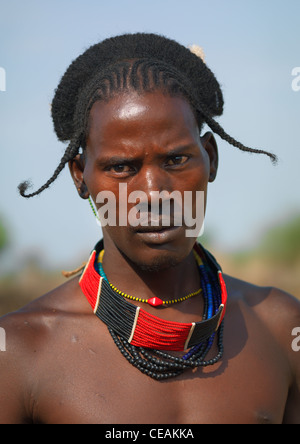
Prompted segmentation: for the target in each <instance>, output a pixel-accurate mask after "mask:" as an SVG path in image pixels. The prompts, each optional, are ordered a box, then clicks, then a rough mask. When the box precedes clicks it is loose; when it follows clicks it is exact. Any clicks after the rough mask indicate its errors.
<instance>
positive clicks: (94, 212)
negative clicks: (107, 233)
mask: <svg viewBox="0 0 300 444" xmlns="http://www.w3.org/2000/svg"><path fill="white" fill-rule="evenodd" d="M88 200H89V204H90V207H91V209H92V211H93V214H94V216H95V218H96V224H97V225H99V227H101V221H100V219H99V216H98V213H97V212H96V210H95V207H94V205H93V202H92V199H91V196H89V199H88Z"/></svg>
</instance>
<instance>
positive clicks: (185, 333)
mask: <svg viewBox="0 0 300 444" xmlns="http://www.w3.org/2000/svg"><path fill="white" fill-rule="evenodd" d="M102 249H103V243H102V242H100V243H98V244H97V246H96V248H95V250H94V251H93V252H92V254H91V256H90V259H89V261H88V263H87V265H86V267H85V269H84V272H83V274H82V276H81V278H80V281H79V284H80V286H81V289H82V291H83V293H84V294H85V296H86V298H87V300H88V301H89V303H90V305H91V307H92V308H93V310H94V313H95V314H96V316H97V317H98V318H99V319H100V320H101V321H103V322H104V323H105V324H106V325H107V327H108V330H109V332H110V334H111V336H112V338H113V340H114V342H115V344H116V346H117V347H118V348H119V350H120V352H121V353H122V355H123V356H124V357H125V358H126V359H127V360H128V361H129V362H130V364H132V365H133V366H135V367H136V368H137V369H138V370H140V371H141V372H142V373H144V374H146V375H148V376H150V377H151V378H153V379H157V380H161V379H166V378H171V377H174V376H178V375H180V374H181V373H182V372H183V371H184V370H186V369H188V368H196V367H200V366H201V367H204V366H207V365H213V364H215V363H216V362H217V361H219V359H221V357H222V355H223V328H224V321H223V318H224V314H225V309H226V303H227V293H226V287H225V283H224V280H223V277H222V273H221V269H220V268H219V266H218V265H217V264H216V262H215V260H214V258H213V257H212V256H211V255H210V254H209V253H208V252H207V251H205V250H204V249H202V248H201V247H200V246H198V245H195V251H196V252H197V254H198V255H199V256H200V258H201V259H202V261H201V263H200V265H199V272H200V278H201V283H202V289H203V297H204V303H205V304H204V305H205V308H204V313H203V320H202V321H201V322H196V323H194V322H193V323H179V322H170V321H165V320H162V319H160V318H158V317H156V316H153V315H150V314H149V313H147V312H146V311H145V310H143V309H142V308H140V307H136V306H135V305H133V304H131V303H130V302H128V301H126V300H125V299H124V298H123V297H122V296H121V295H120V294H119V293H118V292H116V291H114V289H113V288H112V287H111V286H110V285H109V283H108V282H107V281H106V279H105V278H104V277H103V276H101V275H100V274H99V272H98V271H97V268H98V266H97V256H98V254H99V252H100V251H101V250H102ZM203 259H204V261H203ZM217 332H218V349H219V351H218V353H217V355H216V356H215V357H214V358H213V359H210V360H207V361H206V360H205V357H206V355H207V353H208V352H209V350H210V349H211V347H212V344H213V342H214V338H215V335H216V334H217ZM188 349H189V351H188V352H187V353H186V354H185V355H184V356H183V357H182V358H180V357H175V356H173V355H171V354H169V353H166V351H182V350H188Z"/></svg>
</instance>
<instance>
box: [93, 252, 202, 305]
mask: <svg viewBox="0 0 300 444" xmlns="http://www.w3.org/2000/svg"><path fill="white" fill-rule="evenodd" d="M194 255H195V258H196V260H197V263H198V265H200V264H202V260H201V259H200V256H198V254H197V253H196V252H195V251H194ZM103 256H104V250H102V251H101V252H100V253H99V256H98V262H99V263H102V261H103ZM109 285H110V287H111V288H112V289H113V290H114V291H115V292H117V293H119V294H120V295H121V296H123V297H124V298H126V299H130V300H132V301H136V302H142V303H145V304H146V303H148V301H149V299H141V298H137V297H135V296H131V295H130V294H127V293H124V292H123V291H121V290H119V289H118V288H117V287H115V286H114V285H113V284H111V283H110V282H109ZM201 291H202V288H199V290H196V291H193V292H192V293H189V294H187V295H186V296H183V297H182V298H178V299H171V300H169V301H163V305H172V304H176V303H178V302H183V301H186V300H187V299H190V298H192V297H193V296H197V295H198V294H199V293H201Z"/></svg>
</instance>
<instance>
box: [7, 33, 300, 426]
mask: <svg viewBox="0 0 300 444" xmlns="http://www.w3.org/2000/svg"><path fill="white" fill-rule="evenodd" d="M222 105H223V99H222V94H221V90H220V88H219V85H218V83H217V81H216V79H215V78H214V76H213V74H212V73H211V71H210V70H209V69H208V68H207V66H206V65H205V64H204V63H203V61H202V60H201V59H199V57H197V56H196V55H194V54H192V53H191V52H190V51H189V50H188V49H186V48H183V47H182V46H181V45H179V44H177V43H176V42H172V41H170V40H168V39H165V38H163V37H160V36H155V35H151V34H150V35H148V34H145V35H144V34H136V35H125V36H120V37H116V38H113V39H108V40H106V41H104V42H102V43H100V44H99V45H95V46H94V47H91V48H90V49H89V50H87V51H86V52H85V53H84V54H83V55H82V56H80V57H79V58H78V59H77V60H75V62H73V63H72V65H71V66H70V67H69V69H68V70H67V72H66V74H65V76H64V77H63V79H62V81H61V83H60V85H59V87H58V89H57V91H56V94H55V98H54V100H53V103H52V115H53V120H54V126H55V129H56V133H57V135H58V137H59V139H60V140H69V142H70V143H69V145H68V147H67V149H66V152H65V154H64V156H63V158H62V160H61V163H60V165H59V166H58V168H57V169H56V171H55V173H54V175H53V176H52V178H51V179H49V180H48V182H46V184H45V185H44V186H42V187H41V188H40V189H39V190H37V192H35V193H31V194H26V190H27V187H28V184H26V183H23V184H21V185H20V192H21V194H22V195H23V196H25V197H32V196H33V195H35V194H38V193H40V192H41V191H43V190H44V189H45V188H47V187H48V186H49V185H50V184H51V182H53V181H54V180H55V179H56V177H57V175H58V174H59V172H60V171H61V170H62V168H63V167H64V165H65V164H66V163H67V162H68V163H69V167H70V172H71V175H72V178H73V181H74V184H75V186H76V188H77V190H78V193H79V195H80V196H81V197H82V198H84V199H87V198H89V197H91V198H92V200H93V201H94V203H95V204H96V206H97V208H98V210H99V212H100V213H101V209H102V210H103V206H104V205H105V204H106V203H105V202H104V200H101V199H100V198H99V193H105V192H110V193H111V194H107V196H113V197H114V198H115V200H114V202H115V204H116V206H115V209H116V213H115V220H116V223H112V224H107V225H106V226H104V227H103V242H100V243H98V244H97V246H96V247H95V250H94V251H93V253H92V254H91V257H90V259H89V261H88V263H87V265H86V267H85V269H84V271H83V273H82V274H81V275H78V276H75V277H73V278H72V279H71V280H69V281H68V282H67V283H65V284H64V285H62V286H61V287H59V288H57V289H55V290H53V291H52V292H50V293H48V294H47V295H45V296H43V297H41V298H40V299H38V300H36V301H34V302H32V303H31V304H29V305H28V306H26V307H24V308H23V309H22V310H20V311H18V312H16V313H13V314H10V315H8V316H6V317H4V318H2V319H1V323H0V325H1V327H2V328H3V329H4V330H5V332H6V339H7V344H6V352H4V353H1V354H0V376H1V378H0V393H1V403H2V405H1V407H2V408H1V412H0V422H1V423H44V424H55V423H102V424H112V423H114V424H115V423H121V424H144V423H151V424H154V423H155V424H199V423H228V424H229V423H247V424H257V423H276V424H280V423H290V424H295V423H300V390H299V388H300V385H299V384H300V361H299V355H298V354H297V353H296V352H295V351H293V349H292V347H291V343H292V339H293V338H292V336H291V334H292V331H293V329H294V328H295V327H298V326H300V307H299V302H298V301H296V300H295V299H294V298H293V297H291V296H289V295H287V294H285V293H284V292H282V291H280V290H277V289H274V288H259V287H256V286H254V285H252V284H249V283H246V282H242V281H239V280H237V279H235V278H232V277H230V276H224V278H223V275H222V272H221V269H220V267H219V265H218V264H217V262H216V261H215V259H214V258H213V257H212V256H211V255H210V254H209V253H208V252H207V251H206V250H204V249H203V248H202V247H201V246H200V245H198V244H196V237H197V236H194V237H189V236H187V229H188V224H187V223H186V219H185V218H184V217H183V218H182V220H183V221H182V223H181V224H180V223H175V204H174V202H173V203H172V202H171V203H170V207H169V216H170V223H169V224H165V223H163V211H162V203H161V202H160V203H159V207H158V208H159V210H158V211H157V212H156V214H155V216H156V217H157V219H156V223H153V214H152V208H151V203H152V198H153V196H156V197H157V194H155V193H156V192H166V193H169V195H170V194H171V193H173V192H178V193H179V195H180V196H185V194H184V193H185V192H187V191H188V192H190V193H191V195H192V199H191V205H190V208H189V210H190V211H191V214H192V216H193V217H195V215H196V213H197V211H198V201H197V199H196V195H197V192H202V193H203V194H204V199H203V204H204V207H205V203H206V197H207V187H208V183H209V182H212V181H213V180H214V179H215V177H216V174H217V168H218V151H217V145H216V142H215V139H214V136H213V134H212V133H211V132H208V133H206V134H204V135H202V136H201V137H200V135H199V134H200V131H201V128H202V124H203V123H204V122H206V123H207V124H208V125H209V126H210V128H211V129H212V130H213V131H214V132H216V133H217V134H219V135H220V136H221V137H223V138H225V139H226V140H228V141H229V142H230V143H232V144H233V145H235V146H237V147H238V148H240V149H242V150H246V151H252V152H259V153H264V154H267V155H269V156H270V157H271V158H272V159H273V160H274V159H275V157H274V156H273V155H272V154H270V153H267V152H264V151H257V150H253V149H250V148H246V147H244V146H243V145H241V144H240V143H239V142H236V141H235V140H234V139H232V138H231V137H230V136H228V135H227V134H226V133H225V131H224V130H223V129H222V128H221V127H220V126H219V125H218V124H217V123H216V122H215V120H214V119H213V116H215V115H220V114H221V113H222ZM120 184H123V185H124V186H125V185H126V193H127V194H126V196H125V199H124V196H121V195H120ZM136 192H138V193H139V195H140V196H145V199H144V200H145V201H144V202H143V203H144V204H146V222H149V223H148V224H147V223H141V222H139V218H138V217H136V221H137V223H136V224H133V223H128V221H129V219H130V218H129V216H130V214H131V215H132V214H133V210H134V208H135V207H136V205H138V202H137V201H135V200H134V199H133V200H130V199H129V196H130V195H131V193H136ZM100 196H101V194H100ZM124 200H127V202H126V206H125V207H124ZM122 205H123V206H122ZM122 208H123V210H122ZM124 208H126V211H125V212H124ZM185 211H186V207H184V206H182V213H185ZM124 216H126V217H125V218H126V222H127V223H121V221H122V222H124ZM183 216H186V214H183ZM131 220H132V219H131ZM144 222H145V220H144ZM82 235H84V230H83V233H82Z"/></svg>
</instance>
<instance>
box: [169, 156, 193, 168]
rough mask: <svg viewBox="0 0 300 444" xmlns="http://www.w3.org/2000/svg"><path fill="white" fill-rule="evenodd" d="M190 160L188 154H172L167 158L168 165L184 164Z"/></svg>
mask: <svg viewBox="0 0 300 444" xmlns="http://www.w3.org/2000/svg"><path fill="white" fill-rule="evenodd" d="M187 160H188V157H187V156H172V157H170V158H169V159H168V160H167V165H170V166H173V165H182V164H184V163H185V162H186V161H187Z"/></svg>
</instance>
